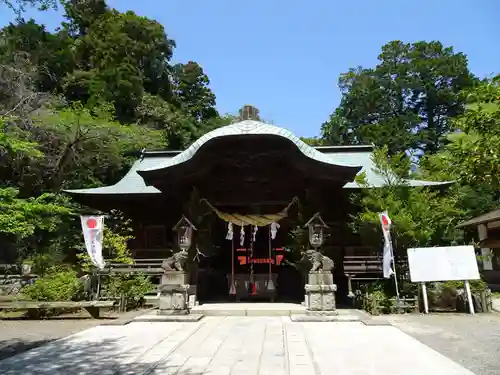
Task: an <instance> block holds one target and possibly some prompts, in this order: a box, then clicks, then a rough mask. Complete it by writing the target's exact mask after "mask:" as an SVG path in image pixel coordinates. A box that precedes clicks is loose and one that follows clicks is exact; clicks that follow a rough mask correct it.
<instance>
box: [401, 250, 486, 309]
mask: <svg viewBox="0 0 500 375" xmlns="http://www.w3.org/2000/svg"><path fill="white" fill-rule="evenodd" d="M408 264H409V266H410V279H411V281H412V282H417V283H421V285H422V295H423V297H424V309H425V313H428V312H429V304H428V301H427V289H426V286H425V283H426V282H428V281H449V280H463V281H464V285H465V291H466V294H467V300H468V302H469V310H470V313H471V314H474V304H473V302H472V295H471V291H470V285H469V280H478V279H479V278H480V276H479V269H478V266H477V260H476V253H475V251H474V246H447V247H419V248H413V249H408Z"/></svg>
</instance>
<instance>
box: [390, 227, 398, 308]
mask: <svg viewBox="0 0 500 375" xmlns="http://www.w3.org/2000/svg"><path fill="white" fill-rule="evenodd" d="M388 231H389V246H390V249H391V259H392V262H391V263H392V270H393V272H394V284H395V286H396V298H397V303H398V305H399V301H400V297H399V286H398V275H397V271H396V260H395V258H394V249H393V248H392V236H391V230H390V229H388Z"/></svg>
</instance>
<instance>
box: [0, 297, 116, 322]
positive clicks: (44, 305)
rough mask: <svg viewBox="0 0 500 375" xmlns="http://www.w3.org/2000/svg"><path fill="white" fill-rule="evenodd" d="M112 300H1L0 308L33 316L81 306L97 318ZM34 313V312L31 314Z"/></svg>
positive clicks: (110, 305) (112, 304) (111, 305)
mask: <svg viewBox="0 0 500 375" xmlns="http://www.w3.org/2000/svg"><path fill="white" fill-rule="evenodd" d="M114 305H115V302H114V301H80V302H75V301H57V302H37V301H16V300H13V301H1V300H0V309H10V310H27V311H28V314H30V312H31V314H30V315H31V316H35V315H36V313H38V312H39V311H40V310H46V309H76V308H81V309H85V310H87V311H88V313H89V314H90V316H92V318H94V319H98V318H99V311H100V309H102V308H111V307H113V306H114ZM33 313H35V314H33Z"/></svg>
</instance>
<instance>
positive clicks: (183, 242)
mask: <svg viewBox="0 0 500 375" xmlns="http://www.w3.org/2000/svg"><path fill="white" fill-rule="evenodd" d="M172 230H173V231H174V232H176V234H177V245H178V246H179V248H181V249H182V250H187V249H189V248H190V247H191V243H192V241H193V231H195V230H196V227H195V226H194V225H193V224H192V223H191V222H190V221H189V220H188V219H187V218H186V217H185V216H184V215H183V216H182V217H181V219H180V220H179V222H178V223H177V224H175V226H174V227H173V228H172Z"/></svg>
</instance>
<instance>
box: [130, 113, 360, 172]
mask: <svg viewBox="0 0 500 375" xmlns="http://www.w3.org/2000/svg"><path fill="white" fill-rule="evenodd" d="M246 134H248V135H276V136H279V137H283V138H286V139H288V140H289V141H291V142H293V143H294V144H295V145H296V146H297V148H298V149H299V150H300V151H301V152H302V153H303V154H304V155H305V156H307V157H309V158H311V159H314V160H316V161H320V162H323V163H326V164H331V165H336V166H349V167H359V168H361V167H362V166H361V165H356V166H353V165H344V164H337V163H335V161H334V160H332V158H330V157H328V156H327V155H325V154H323V153H321V152H319V151H318V150H316V149H315V148H313V147H311V146H309V145H307V144H305V143H304V142H302V141H301V140H300V139H299V138H298V137H297V136H296V135H295V134H293V133H292V132H291V131H289V130H287V129H283V128H279V127H277V126H274V125H270V124H266V123H263V122H260V121H254V120H244V121H241V122H237V123H234V124H231V125H227V126H223V127H221V128H217V129H215V130H212V131H211V132H209V133H207V134H205V135H203V136H202V137H200V138H199V139H198V140H197V141H196V142H194V143H193V144H192V145H191V146H190V147H189V148H187V149H186V150H185V151H183V152H181V153H180V154H179V155H177V156H175V157H173V158H171V159H169V160H166V161H165V162H164V163H162V164H158V165H156V166H155V167H153V168H149V169H140V170H139V171H138V172H143V171H144V172H146V171H153V170H157V169H163V168H168V167H172V166H174V165H177V164H181V163H184V162H186V161H188V160H189V159H191V158H192V157H193V156H194V155H195V154H196V153H197V152H198V150H199V149H200V148H201V147H202V146H203V145H204V144H205V143H207V142H208V141H210V140H211V139H214V138H219V137H227V136H235V135H246Z"/></svg>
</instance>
